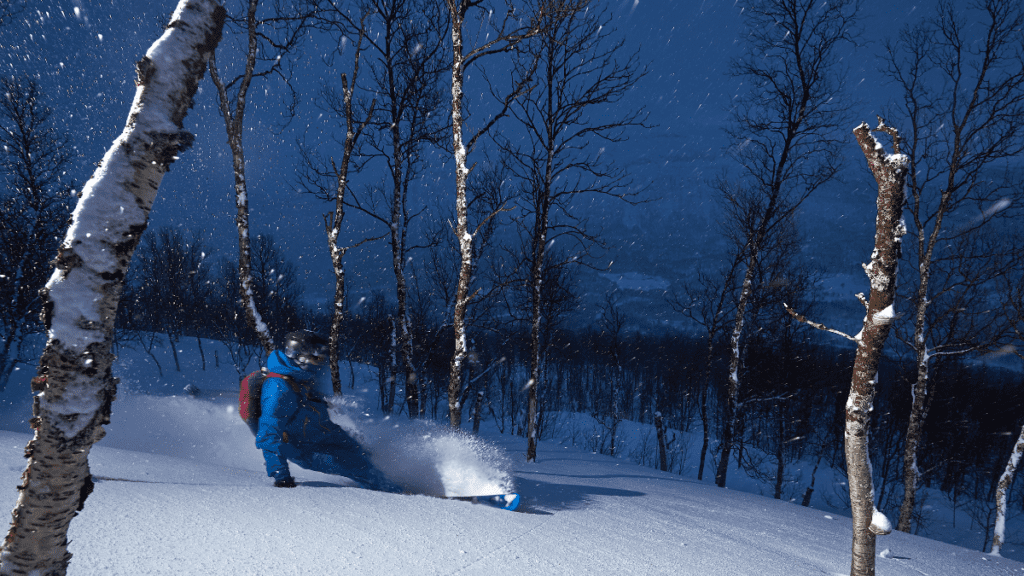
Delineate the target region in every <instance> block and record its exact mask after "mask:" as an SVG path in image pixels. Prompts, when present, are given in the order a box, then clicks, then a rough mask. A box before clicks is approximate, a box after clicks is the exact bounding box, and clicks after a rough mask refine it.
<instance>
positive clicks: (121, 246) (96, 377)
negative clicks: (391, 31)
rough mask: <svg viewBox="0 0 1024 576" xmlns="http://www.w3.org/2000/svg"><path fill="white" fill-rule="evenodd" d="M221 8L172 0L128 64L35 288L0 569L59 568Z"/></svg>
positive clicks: (188, 138) (87, 484)
mask: <svg viewBox="0 0 1024 576" xmlns="http://www.w3.org/2000/svg"><path fill="white" fill-rule="evenodd" d="M224 17H225V13H224V9H223V8H222V7H221V6H220V4H219V3H218V2H216V1H214V0H182V2H180V3H179V4H178V8H177V9H176V10H175V11H174V14H173V15H172V16H171V22H170V24H169V25H168V27H167V29H166V31H165V32H164V34H163V36H161V37H160V39H159V40H157V41H156V43H154V44H153V45H152V46H151V47H150V49H149V50H148V51H147V52H146V55H145V56H144V57H143V58H142V60H140V61H139V62H138V64H137V72H138V77H137V79H136V84H137V85H138V89H137V90H136V92H135V100H134V102H133V103H132V107H131V113H130V115H129V117H128V122H127V125H126V126H125V129H124V131H123V132H122V133H121V135H120V136H119V137H118V138H117V140H115V141H114V143H113V145H112V146H111V147H110V149H109V150H108V151H107V153H106V155H105V156H104V157H103V162H102V165H101V167H100V168H99V169H98V170H97V171H96V173H95V174H93V177H92V178H91V179H90V180H89V182H88V183H86V185H85V187H84V188H83V189H82V195H81V198H80V199H79V201H78V205H77V207H76V208H75V211H74V214H73V219H72V225H71V227H70V228H69V230H68V233H67V235H66V236H65V238H64V241H63V242H62V243H61V246H60V250H59V253H58V256H57V260H56V262H55V269H54V272H53V275H52V276H51V278H50V281H49V282H48V283H47V284H46V287H45V288H44V298H45V304H44V307H43V310H44V312H43V322H44V324H45V325H46V329H47V331H48V333H49V339H48V341H47V343H46V348H45V349H44V351H43V354H42V357H41V358H40V359H39V367H38V370H37V375H36V377H35V378H33V379H32V390H33V392H34V393H35V398H34V400H33V406H32V415H33V417H32V420H31V426H32V428H33V429H34V430H35V435H34V437H33V438H32V440H31V442H29V444H28V446H27V447H26V449H25V456H26V457H27V458H28V466H27V467H26V468H25V472H24V474H22V481H21V484H20V485H19V486H18V501H17V504H16V505H15V508H14V512H13V513H12V516H13V521H12V522H11V527H10V531H9V532H8V533H7V537H6V539H5V540H4V544H3V548H2V549H0V574H3V575H4V576H8V575H15V574H65V573H66V572H67V568H68V564H69V562H70V561H71V554H70V553H69V552H68V538H67V532H68V526H69V525H70V523H71V519H72V518H73V517H74V516H75V515H76V514H77V513H78V512H79V511H81V510H82V509H83V507H84V506H85V500H86V497H88V495H89V493H90V492H91V491H92V487H93V483H92V476H91V474H90V472H89V451H90V450H91V448H92V446H93V444H95V443H96V442H97V441H99V440H100V438H102V437H103V435H104V433H105V432H104V430H103V425H105V424H108V423H109V422H110V411H111V404H112V403H113V401H114V396H115V394H116V391H117V379H116V378H114V376H113V374H112V373H111V366H112V364H113V362H114V356H113V353H112V351H111V342H112V340H113V336H114V318H115V316H116V312H117V306H118V302H119V300H120V297H121V290H122V288H123V280H124V277H125V274H126V273H127V271H128V266H129V264H130V262H131V257H132V253H133V252H134V251H135V247H136V246H137V245H138V242H139V238H140V236H141V235H142V232H143V231H144V230H145V229H146V225H147V223H148V220H149V211H150V209H151V208H152V206H153V201H154V200H155V198H156V193H157V189H158V188H159V186H160V181H161V180H162V179H163V175H164V174H165V173H166V172H167V169H168V167H169V166H170V164H171V163H172V162H174V160H175V159H177V157H178V155H179V154H180V153H181V152H182V151H183V150H184V149H186V148H188V147H189V146H190V145H191V144H192V141H193V138H194V137H193V136H192V134H189V133H188V132H185V131H184V130H183V129H182V125H183V122H184V119H185V115H186V114H187V112H188V110H189V108H190V107H191V106H192V99H193V97H194V95H195V93H196V90H197V89H198V86H199V81H200V80H201V79H202V77H203V74H204V73H205V72H206V63H207V60H208V59H209V58H210V56H211V54H212V53H213V51H214V49H215V48H216V47H217V43H218V42H219V41H220V37H221V29H222V27H223V25H224Z"/></svg>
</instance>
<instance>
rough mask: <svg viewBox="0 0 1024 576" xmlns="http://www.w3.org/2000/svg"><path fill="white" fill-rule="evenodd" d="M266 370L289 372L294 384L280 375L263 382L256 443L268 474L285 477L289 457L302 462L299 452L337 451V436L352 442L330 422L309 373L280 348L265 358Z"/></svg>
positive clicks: (324, 404) (324, 401)
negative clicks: (261, 451)
mask: <svg viewBox="0 0 1024 576" xmlns="http://www.w3.org/2000/svg"><path fill="white" fill-rule="evenodd" d="M267 370H268V371H270V372H275V373H277V374H281V375H283V376H288V377H289V379H290V380H291V381H292V383H293V384H294V388H293V386H292V385H290V384H289V383H288V382H286V381H285V380H284V379H283V378H267V380H266V381H265V382H264V383H263V395H262V398H261V410H262V412H261V414H260V421H259V428H258V430H257V433H256V446H257V447H258V448H260V449H261V450H263V458H264V460H265V461H266V465H267V475H268V476H273V477H274V478H275V479H278V480H280V479H282V478H287V477H289V476H290V475H291V474H290V473H289V470H288V459H291V460H293V461H296V463H298V464H300V465H302V464H303V462H300V461H299V458H298V457H299V455H300V454H309V453H316V452H326V451H331V452H333V451H336V448H334V449H332V447H334V446H336V445H337V443H338V441H339V439H342V440H345V441H347V442H352V440H351V438H350V437H349V436H348V434H346V433H345V432H344V431H343V430H342V429H341V427H340V426H338V425H337V424H335V423H334V422H331V419H330V416H329V415H328V413H327V402H326V400H325V399H324V397H323V395H322V394H321V393H320V392H318V391H317V390H316V386H315V381H314V376H313V375H312V374H310V373H308V372H305V371H303V370H302V369H301V368H299V367H298V365H297V364H295V363H294V362H292V360H291V359H289V358H288V357H287V356H285V355H284V354H283V353H282V352H281V351H276V352H274V353H272V354H271V355H270V358H268V359H267ZM357 450H358V448H357ZM303 467H304V468H305V467H308V466H303ZM318 468H319V467H318Z"/></svg>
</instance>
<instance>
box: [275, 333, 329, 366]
mask: <svg viewBox="0 0 1024 576" xmlns="http://www.w3.org/2000/svg"><path fill="white" fill-rule="evenodd" d="M327 344H328V342H327V339H326V338H324V337H323V336H321V335H319V334H317V333H316V332H312V331H310V330H296V331H295V332H289V333H288V334H286V335H285V337H284V355H285V356H287V357H289V358H291V359H292V360H293V361H295V363H296V364H298V365H299V367H300V368H303V369H307V368H309V367H312V366H319V365H320V364H323V362H324V360H326V359H327Z"/></svg>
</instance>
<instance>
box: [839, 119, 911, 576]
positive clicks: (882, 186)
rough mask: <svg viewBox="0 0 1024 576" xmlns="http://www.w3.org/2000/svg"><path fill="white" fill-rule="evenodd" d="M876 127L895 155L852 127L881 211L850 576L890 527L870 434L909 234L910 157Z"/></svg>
mask: <svg viewBox="0 0 1024 576" xmlns="http://www.w3.org/2000/svg"><path fill="white" fill-rule="evenodd" d="M878 130H879V131H883V132H886V133H888V134H890V135H891V136H892V138H893V148H894V152H895V154H886V153H885V150H884V149H883V147H882V144H881V143H880V142H878V141H877V140H876V139H875V138H874V136H872V135H871V130H870V129H869V128H868V125H867V124H861V125H860V126H858V127H857V128H856V129H854V131H853V132H854V134H855V135H856V137H857V142H858V143H859V144H860V147H861V151H863V152H864V156H865V157H866V158H867V161H868V167H869V168H870V169H871V172H872V174H874V176H875V180H876V182H877V183H878V203H877V204H878V215H877V217H876V219H875V249H874V251H873V252H872V254H871V262H870V263H869V264H867V265H866V266H864V271H865V273H867V276H868V279H869V280H870V282H871V295H870V297H869V298H868V300H867V302H866V305H867V315H866V316H865V317H864V324H863V327H862V328H861V332H860V333H859V334H858V335H857V336H856V337H855V338H854V341H855V342H856V343H857V355H856V357H855V360H854V365H853V377H852V379H851V381H850V395H849V398H848V399H847V402H846V433H845V437H846V469H847V475H848V477H849V485H850V507H851V510H852V513H853V514H852V515H853V546H852V552H851V561H850V576H873V575H874V574H875V537H876V536H877V535H879V534H887V533H889V532H890V531H891V530H892V527H891V526H890V525H889V521H888V520H887V519H886V518H885V516H884V515H883V514H882V513H881V512H879V511H878V510H877V509H875V505H874V498H875V491H874V485H873V481H872V477H871V460H870V453H869V451H868V436H869V431H870V427H871V412H872V410H873V409H874V405H873V402H874V396H875V389H876V387H877V384H878V364H879V362H880V361H881V358H882V349H883V346H884V345H885V340H886V338H888V336H889V331H890V329H891V328H892V322H893V319H894V314H893V303H894V301H895V298H896V271H897V267H898V265H899V259H900V242H901V240H902V237H903V235H904V234H905V233H906V226H905V225H904V223H903V218H902V213H903V198H904V187H905V183H906V177H907V158H906V156H903V155H901V154H899V135H898V133H897V132H896V130H895V129H892V128H889V127H887V126H885V125H884V124H880V125H879V128H878Z"/></svg>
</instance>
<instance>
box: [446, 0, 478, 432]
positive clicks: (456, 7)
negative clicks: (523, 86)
mask: <svg viewBox="0 0 1024 576" xmlns="http://www.w3.org/2000/svg"><path fill="white" fill-rule="evenodd" d="M462 4H463V2H458V3H456V2H454V1H453V0H449V6H450V8H451V9H450V11H449V12H450V14H451V19H452V150H454V152H455V218H456V223H455V235H456V236H457V238H458V241H459V255H460V256H461V266H460V268H459V282H458V287H457V288H456V291H455V309H454V312H453V315H452V328H453V329H454V331H455V352H454V354H453V356H452V363H451V369H450V372H449V375H448V417H449V422H450V423H451V426H452V428H458V427H459V426H461V424H462V405H461V398H462V364H463V363H464V362H465V360H466V308H467V307H468V305H469V280H470V277H471V275H472V272H473V235H472V234H470V233H469V211H468V208H467V203H466V181H467V180H468V178H469V168H468V167H467V166H466V145H465V142H464V141H463V135H462V128H463V126H462V123H463V120H462V82H463V76H464V72H465V70H464V69H463V47H462V21H463V18H464V16H465V10H464V8H463V6H462Z"/></svg>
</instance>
